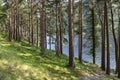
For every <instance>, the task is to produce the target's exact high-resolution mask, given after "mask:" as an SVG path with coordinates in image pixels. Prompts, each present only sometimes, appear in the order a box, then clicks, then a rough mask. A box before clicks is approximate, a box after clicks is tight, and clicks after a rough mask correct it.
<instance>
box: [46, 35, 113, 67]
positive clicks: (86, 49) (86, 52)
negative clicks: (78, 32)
mask: <svg viewBox="0 0 120 80" xmlns="http://www.w3.org/2000/svg"><path fill="white" fill-rule="evenodd" d="M66 38H67V37H66ZM47 40H49V37H47ZM100 41H101V40H100ZM54 42H55V41H54ZM83 45H89V44H88V43H86V39H83ZM47 48H48V49H49V44H48V45H47ZM68 48H69V47H68V44H63V53H65V54H66V55H69V49H68ZM51 49H52V50H55V44H52V47H51ZM89 50H90V48H89V47H87V46H83V51H82V53H83V55H82V58H83V60H85V61H89V62H92V54H90V53H89ZM74 56H75V57H78V36H75V37H74ZM96 64H98V65H100V64H101V45H100V46H99V47H98V48H96ZM110 67H111V69H115V53H114V43H113V38H112V36H111V38H110Z"/></svg>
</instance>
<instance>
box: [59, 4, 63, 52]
mask: <svg viewBox="0 0 120 80" xmlns="http://www.w3.org/2000/svg"><path fill="white" fill-rule="evenodd" d="M59 11H60V18H59V20H60V21H59V22H60V53H61V54H63V49H62V44H63V43H62V41H63V39H62V36H63V34H62V27H63V22H62V20H63V13H62V4H61V3H60V7H59Z"/></svg>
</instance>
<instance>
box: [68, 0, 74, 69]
mask: <svg viewBox="0 0 120 80" xmlns="http://www.w3.org/2000/svg"><path fill="white" fill-rule="evenodd" d="M73 6H74V0H69V14H68V15H69V66H70V67H73V68H74V67H75V63H74V45H73V42H74V30H73V29H74V20H73V19H74V16H73V15H74V11H73Z"/></svg>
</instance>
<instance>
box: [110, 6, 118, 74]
mask: <svg viewBox="0 0 120 80" xmlns="http://www.w3.org/2000/svg"><path fill="white" fill-rule="evenodd" d="M110 6H111V8H110V11H111V21H112V33H113V39H114V45H115V62H116V73H117V60H118V43H117V39H116V35H115V29H114V18H113V10H112V4H110Z"/></svg>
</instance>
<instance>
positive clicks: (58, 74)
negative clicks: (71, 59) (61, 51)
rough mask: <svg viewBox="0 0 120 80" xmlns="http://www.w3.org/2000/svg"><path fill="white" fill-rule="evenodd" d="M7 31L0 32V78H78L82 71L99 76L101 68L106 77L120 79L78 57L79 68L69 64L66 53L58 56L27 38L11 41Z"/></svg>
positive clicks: (108, 79) (39, 79)
mask: <svg viewBox="0 0 120 80" xmlns="http://www.w3.org/2000/svg"><path fill="white" fill-rule="evenodd" d="M5 34H6V33H4V32H0V80H76V79H78V78H80V77H81V76H83V75H86V76H98V74H97V73H96V72H97V70H99V71H100V72H101V73H102V74H103V77H104V79H105V80H117V78H115V77H111V76H107V75H105V74H104V73H103V72H102V71H101V70H100V68H98V66H97V65H93V64H92V63H84V62H83V63H82V64H80V63H79V61H78V60H77V59H76V63H75V64H76V68H74V69H72V68H70V67H68V66H67V64H68V57H67V56H66V55H60V56H56V55H55V52H54V51H50V50H46V51H45V54H44V55H41V54H40V48H38V47H36V46H31V45H29V44H27V43H26V42H20V43H18V42H14V41H12V42H8V41H7V39H6V35H5Z"/></svg>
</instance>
